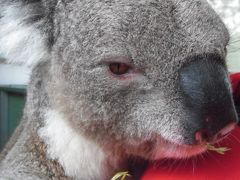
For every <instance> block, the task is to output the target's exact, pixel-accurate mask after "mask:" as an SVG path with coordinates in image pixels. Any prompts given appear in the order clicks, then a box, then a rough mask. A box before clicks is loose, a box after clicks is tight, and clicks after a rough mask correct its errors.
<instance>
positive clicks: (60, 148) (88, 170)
mask: <svg viewBox="0 0 240 180" xmlns="http://www.w3.org/2000/svg"><path fill="white" fill-rule="evenodd" d="M38 134H39V136H40V137H41V138H42V139H43V141H44V142H45V144H46V145H47V155H48V157H49V158H50V159H56V160H57V161H58V162H59V163H60V164H61V165H62V167H63V169H64V170H65V173H66V175H68V176H70V177H73V178H74V179H89V180H91V179H99V178H100V177H101V178H102V179H106V178H104V176H105V175H104V167H103V162H104V160H105V158H106V157H105V154H104V152H103V151H102V150H101V149H100V147H98V145H97V144H95V143H94V142H92V141H90V140H88V139H87V138H86V137H84V136H82V135H80V134H79V133H77V132H76V131H75V130H74V129H73V128H72V127H71V126H70V124H69V123H68V121H67V119H66V118H65V117H64V115H63V114H61V113H60V112H58V111H56V110H48V111H47V113H46V116H45V125H44V127H42V128H41V129H39V132H38Z"/></svg>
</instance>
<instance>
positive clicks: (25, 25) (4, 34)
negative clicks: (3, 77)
mask: <svg viewBox="0 0 240 180" xmlns="http://www.w3.org/2000/svg"><path fill="white" fill-rule="evenodd" d="M0 5H2V4H1V3H0ZM33 8H34V5H33V4H32V5H31V7H30V6H29V5H24V6H23V5H21V4H20V3H9V4H8V5H4V6H3V7H1V8H0V10H1V17H0V57H1V58H4V59H6V62H7V63H14V64H22V65H26V66H30V67H31V66H34V65H35V64H36V63H37V62H39V61H41V60H42V59H46V56H48V51H47V46H46V43H45V39H46V37H44V34H43V33H41V32H40V30H39V29H38V28H37V26H38V27H39V26H40V25H41V23H43V22H41V20H39V21H35V22H34V21H33V20H32V19H34V18H35V17H36V16H37V14H35V13H36V12H35V11H34V10H33ZM39 16H40V15H39Z"/></svg>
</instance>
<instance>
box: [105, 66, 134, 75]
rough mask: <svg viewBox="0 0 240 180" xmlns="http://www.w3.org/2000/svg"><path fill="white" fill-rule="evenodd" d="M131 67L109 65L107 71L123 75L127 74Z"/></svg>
mask: <svg viewBox="0 0 240 180" xmlns="http://www.w3.org/2000/svg"><path fill="white" fill-rule="evenodd" d="M130 69H131V67H130V66H129V65H127V64H124V63H110V64H109V70H110V71H111V72H112V73H113V74H115V75H123V74H126V73H128V72H129V70H130Z"/></svg>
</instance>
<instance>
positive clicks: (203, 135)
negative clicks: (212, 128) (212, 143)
mask: <svg viewBox="0 0 240 180" xmlns="http://www.w3.org/2000/svg"><path fill="white" fill-rule="evenodd" d="M207 139H208V134H207V131H206V130H204V129H200V130H199V131H197V132H196V133H195V140H196V141H197V142H198V143H202V142H204V141H206V140H207Z"/></svg>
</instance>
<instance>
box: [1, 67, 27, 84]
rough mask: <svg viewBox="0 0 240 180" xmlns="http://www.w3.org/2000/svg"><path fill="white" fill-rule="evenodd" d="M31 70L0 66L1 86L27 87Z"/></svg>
mask: <svg viewBox="0 0 240 180" xmlns="http://www.w3.org/2000/svg"><path fill="white" fill-rule="evenodd" d="M29 74H30V70H29V69H28V68H27V67H24V66H16V65H9V64H0V85H10V84H11V85H12V84H13V85H26V84H27V83H28V80H29Z"/></svg>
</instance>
